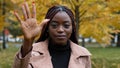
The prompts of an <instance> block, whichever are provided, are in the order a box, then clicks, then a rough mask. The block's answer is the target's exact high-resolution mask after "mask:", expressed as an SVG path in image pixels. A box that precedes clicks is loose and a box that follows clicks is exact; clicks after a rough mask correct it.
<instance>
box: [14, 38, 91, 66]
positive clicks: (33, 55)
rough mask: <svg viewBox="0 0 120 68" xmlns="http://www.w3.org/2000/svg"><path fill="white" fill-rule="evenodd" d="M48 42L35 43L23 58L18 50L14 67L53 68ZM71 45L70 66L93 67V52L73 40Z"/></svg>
mask: <svg viewBox="0 0 120 68" xmlns="http://www.w3.org/2000/svg"><path fill="white" fill-rule="evenodd" d="M47 44H48V42H47V40H46V41H44V42H39V43H35V44H33V49H32V51H31V52H29V53H28V54H27V55H26V56H25V57H24V58H21V53H20V52H18V54H17V55H16V57H15V61H14V64H13V68H53V66H52V62H51V56H50V54H49V52H48V45H47ZM70 46H71V50H72V52H71V56H70V61H69V65H68V68H91V60H90V55H91V54H90V53H89V51H88V50H87V49H86V48H84V47H81V46H79V45H77V44H75V43H73V42H72V41H71V42H70Z"/></svg>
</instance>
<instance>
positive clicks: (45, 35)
mask: <svg viewBox="0 0 120 68" xmlns="http://www.w3.org/2000/svg"><path fill="white" fill-rule="evenodd" d="M60 11H64V12H66V13H67V14H68V15H69V17H70V19H71V21H72V34H71V37H70V40H71V41H73V42H74V43H76V44H78V40H77V37H76V27H75V19H74V14H73V12H72V11H71V10H70V9H69V8H67V7H66V6H61V5H57V6H53V7H51V8H50V9H49V10H48V12H47V14H46V16H45V19H50V21H51V20H52V18H53V17H54V16H55V14H57V13H58V12H60ZM50 21H49V22H48V24H47V25H45V26H43V29H42V32H41V36H40V38H39V39H38V40H37V41H36V42H40V41H44V40H46V39H47V38H48V37H49V35H48V32H47V30H48V27H49V23H50Z"/></svg>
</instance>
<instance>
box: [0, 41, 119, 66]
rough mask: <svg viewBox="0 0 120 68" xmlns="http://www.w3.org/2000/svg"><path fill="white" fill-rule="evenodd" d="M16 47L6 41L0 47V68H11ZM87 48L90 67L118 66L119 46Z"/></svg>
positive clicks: (16, 45) (15, 44)
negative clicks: (6, 43) (4, 47)
mask: <svg viewBox="0 0 120 68" xmlns="http://www.w3.org/2000/svg"><path fill="white" fill-rule="evenodd" d="M0 46H1V44H0ZM18 49H19V43H8V48H7V49H6V50H3V49H2V50H1V49H0V68H11V65H12V63H13V60H14V56H15V54H16V52H17V51H18ZM87 49H88V50H89V51H90V52H91V53H92V56H91V59H92V68H120V48H117V47H107V48H102V47H87Z"/></svg>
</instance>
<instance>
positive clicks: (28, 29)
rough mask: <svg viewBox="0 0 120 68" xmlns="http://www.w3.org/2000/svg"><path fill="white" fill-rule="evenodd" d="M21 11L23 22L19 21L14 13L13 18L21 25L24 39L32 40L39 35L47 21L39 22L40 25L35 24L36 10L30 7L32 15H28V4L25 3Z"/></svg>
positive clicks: (18, 17)
mask: <svg viewBox="0 0 120 68" xmlns="http://www.w3.org/2000/svg"><path fill="white" fill-rule="evenodd" d="M22 11H23V15H24V20H21V18H20V16H19V14H18V13H17V12H15V16H16V18H17V19H18V21H19V22H20V24H21V28H22V31H23V34H24V38H25V39H27V40H31V39H33V40H34V38H35V37H36V36H37V35H39V34H40V33H41V30H42V28H43V26H44V25H45V24H46V23H47V22H48V21H49V19H45V20H43V21H42V22H41V24H37V20H36V8H35V5H34V4H33V5H32V14H31V13H30V10H29V7H28V4H27V3H26V2H25V4H24V5H23V6H22Z"/></svg>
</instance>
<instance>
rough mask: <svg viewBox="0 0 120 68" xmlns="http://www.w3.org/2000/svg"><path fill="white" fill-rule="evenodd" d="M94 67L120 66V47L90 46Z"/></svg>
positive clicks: (116, 67)
mask: <svg viewBox="0 0 120 68" xmlns="http://www.w3.org/2000/svg"><path fill="white" fill-rule="evenodd" d="M88 50H89V51H90V52H91V53H92V57H91V58H92V67H93V68H120V48H117V47H114V48H112V47H108V48H101V47H99V48H98V47H90V48H88Z"/></svg>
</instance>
